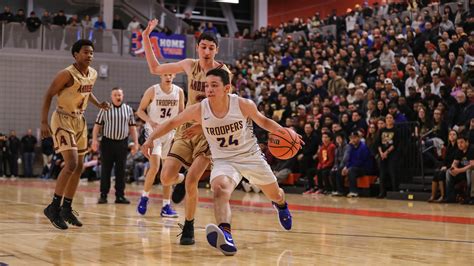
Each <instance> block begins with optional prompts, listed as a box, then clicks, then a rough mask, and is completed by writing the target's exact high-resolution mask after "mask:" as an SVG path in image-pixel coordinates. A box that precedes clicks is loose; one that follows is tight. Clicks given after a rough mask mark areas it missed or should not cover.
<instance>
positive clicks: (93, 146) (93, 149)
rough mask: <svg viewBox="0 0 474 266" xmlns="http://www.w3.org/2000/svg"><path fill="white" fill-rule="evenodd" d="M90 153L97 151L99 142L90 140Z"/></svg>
mask: <svg viewBox="0 0 474 266" xmlns="http://www.w3.org/2000/svg"><path fill="white" fill-rule="evenodd" d="M91 148H92V151H94V152H96V151H98V150H99V142H98V141H97V140H92V146H91Z"/></svg>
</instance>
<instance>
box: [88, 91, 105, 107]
mask: <svg viewBox="0 0 474 266" xmlns="http://www.w3.org/2000/svg"><path fill="white" fill-rule="evenodd" d="M89 100H90V101H91V103H92V104H93V105H95V106H97V108H99V109H104V110H106V111H107V110H109V109H110V103H109V102H107V101H104V102H99V100H97V97H95V95H94V94H93V93H91V95H90V96H89Z"/></svg>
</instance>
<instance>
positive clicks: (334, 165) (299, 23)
mask: <svg viewBox="0 0 474 266" xmlns="http://www.w3.org/2000/svg"><path fill="white" fill-rule="evenodd" d="M412 2H413V1H407V2H403V3H392V4H387V3H385V2H382V3H380V4H378V3H374V4H373V5H372V6H369V5H367V4H364V5H363V6H360V5H356V6H355V7H354V8H353V9H348V10H347V13H346V14H345V15H343V16H337V15H336V13H335V12H334V13H333V14H331V15H330V16H328V17H327V18H325V19H322V18H320V16H319V14H318V13H316V14H315V15H314V16H313V17H311V18H307V19H303V18H295V19H294V20H292V21H289V22H285V23H282V24H280V25H279V26H278V27H266V28H261V29H259V30H258V31H256V32H254V33H253V34H251V33H250V32H249V31H248V30H247V31H245V30H244V32H243V33H242V34H237V35H236V36H238V37H241V38H250V39H264V40H266V41H267V42H268V45H267V47H266V51H265V52H261V53H255V54H251V55H249V56H247V57H245V58H240V59H238V60H236V61H235V62H234V64H232V65H231V66H230V69H231V71H232V72H233V85H234V87H235V92H236V93H238V94H239V95H240V96H242V97H245V98H249V99H252V100H254V101H255V102H256V104H257V106H258V110H259V111H260V112H261V113H262V114H264V115H265V116H267V117H271V118H273V119H274V120H275V121H277V122H278V123H280V124H281V125H283V126H286V127H291V128H293V129H294V130H295V131H296V132H298V133H299V134H300V135H302V136H303V140H304V142H305V143H306V145H305V146H304V147H303V148H302V149H301V151H300V153H299V154H298V155H297V156H295V157H294V158H292V159H290V160H279V159H277V158H274V157H273V156H272V155H271V153H270V152H269V151H268V148H267V147H266V145H265V143H266V140H267V134H266V133H265V132H264V131H263V130H261V129H259V128H258V127H257V128H256V129H255V134H256V135H257V138H258V139H259V142H260V145H261V148H262V151H263V153H264V154H265V155H266V158H267V160H268V162H269V164H270V165H271V166H272V169H274V171H275V174H276V176H277V178H278V180H279V182H284V180H285V179H287V178H288V176H289V175H290V174H293V173H298V174H301V176H302V177H303V180H305V184H306V189H307V191H306V192H305V194H331V195H334V196H343V195H346V196H348V197H357V196H359V193H360V191H359V188H358V186H357V180H358V179H359V178H361V177H363V176H368V175H370V176H377V177H378V180H379V181H378V183H379V184H380V193H379V195H378V197H379V198H384V197H385V196H386V193H387V191H398V190H399V185H400V183H401V181H402V180H401V179H402V174H401V172H402V171H400V169H401V168H400V163H401V162H402V161H404V160H406V158H405V155H406V154H405V153H404V152H406V150H405V151H404V148H405V147H404V146H405V144H407V143H408V144H410V145H416V146H417V149H418V147H419V148H421V149H420V150H421V151H422V158H423V160H422V163H423V164H424V166H425V167H427V168H431V169H434V178H433V183H432V191H433V193H432V196H431V198H430V202H446V201H448V202H455V201H459V202H464V203H469V202H470V203H474V201H472V200H471V201H470V198H471V196H472V197H474V193H472V194H471V191H470V187H471V186H470V184H471V183H472V182H471V178H472V177H471V169H470V168H471V167H472V166H474V88H473V85H474V17H473V15H474V11H473V5H470V6H469V9H466V8H465V6H464V2H459V3H457V4H456V5H455V7H456V8H454V9H451V7H450V6H446V7H445V8H443V9H439V12H438V8H437V5H438V4H440V3H437V2H436V3H425V2H429V1H421V2H420V1H417V2H416V3H412ZM444 2H449V1H442V3H444ZM424 5H426V6H428V5H429V7H430V9H429V10H425V9H423V10H424V11H422V8H423V7H424ZM433 6H434V8H431V7H433ZM404 11H409V12H408V15H407V16H404V17H401V14H406V12H404ZM6 13H8V12H6ZM12 16H13V15H12ZM17 16H18V15H17ZM58 16H63V15H61V12H59V13H58V15H56V16H54V17H53V20H52V21H53V23H55V21H58V20H61V21H62V22H61V23H66V22H65V21H66V20H65V18H62V19H58ZM5 17H6V16H5V13H3V14H1V18H2V19H3V20H8V19H5ZM41 20H42V21H44V19H43V18H42V19H41ZM70 20H71V19H70ZM73 21H76V22H74V23H79V22H78V21H77V18H76V19H73ZM87 21H88V19H86V18H84V19H83V20H82V21H81V23H89V24H88V25H90V21H89V22H87ZM97 23H99V25H98V26H97V27H104V28H106V27H105V25H103V22H101V20H100V19H99V20H98V22H96V24H97ZM63 25H64V24H63ZM330 25H334V27H335V32H331V31H326V32H324V31H322V30H321V29H322V27H324V26H330ZM123 26H124V25H123V24H122V23H119V18H116V20H114V27H121V28H123ZM139 26H140V25H139V23H138V22H136V21H135V20H132V21H131V22H130V23H129V28H130V27H139ZM200 31H213V32H214V31H215V27H214V26H213V25H212V23H207V24H206V23H204V24H202V29H200ZM407 132H408V134H407ZM405 138H411V139H415V140H416V141H414V142H407V140H406V139H405ZM470 143H472V145H471V144H470ZM57 160H58V161H57V162H58V163H57V164H56V163H54V164H55V165H60V164H61V163H60V158H59V159H57ZM87 160H88V161H90V163H89V164H87V165H88V167H90V169H91V170H93V171H92V172H90V171H89V172H88V173H89V174H91V177H89V176H88V177H87V178H88V179H90V180H93V179H94V175H95V178H96V177H97V176H99V175H98V174H97V171H100V169H99V168H98V166H99V165H100V163H99V161H100V160H99V158H98V155H97V154H94V153H91V154H90V155H89V157H88V159H87ZM53 162H56V161H55V160H53ZM146 164H147V163H146V160H145V159H144V158H143V156H142V155H140V154H139V153H138V154H137V155H134V156H132V155H130V158H129V160H128V164H127V167H128V169H129V174H130V177H131V178H130V179H131V180H138V179H140V177H142V176H143V175H144V172H145V171H146V167H147V166H146ZM94 169H95V170H94ZM86 172H87V171H85V173H86ZM473 187H474V186H473ZM473 190H474V189H473Z"/></svg>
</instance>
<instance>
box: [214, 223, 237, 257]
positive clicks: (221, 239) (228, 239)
mask: <svg viewBox="0 0 474 266" xmlns="http://www.w3.org/2000/svg"><path fill="white" fill-rule="evenodd" d="M206 236H207V242H208V243H209V245H211V246H213V247H215V248H217V249H218V250H219V251H220V252H222V253H223V254H224V255H226V256H233V255H235V253H237V247H236V246H235V244H234V239H233V238H232V234H231V233H230V232H228V231H226V230H224V229H223V228H221V227H219V226H217V225H215V224H208V225H207V226H206Z"/></svg>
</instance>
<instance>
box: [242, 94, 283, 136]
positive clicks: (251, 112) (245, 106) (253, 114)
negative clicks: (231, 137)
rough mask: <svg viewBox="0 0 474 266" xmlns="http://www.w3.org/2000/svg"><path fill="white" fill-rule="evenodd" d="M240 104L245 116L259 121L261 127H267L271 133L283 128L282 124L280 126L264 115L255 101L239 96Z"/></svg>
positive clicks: (256, 121)
mask: <svg viewBox="0 0 474 266" xmlns="http://www.w3.org/2000/svg"><path fill="white" fill-rule="evenodd" d="M239 106H240V110H242V113H243V115H244V116H245V117H249V118H250V119H252V120H253V121H254V122H255V123H257V125H258V126H259V127H261V128H263V129H265V130H266V131H268V132H270V133H271V132H275V131H277V130H279V129H282V126H280V125H279V124H278V123H277V122H275V121H273V120H271V119H268V118H267V117H265V116H263V115H262V114H261V113H260V112H259V111H258V109H257V106H256V105H255V103H254V102H252V101H250V100H247V99H244V98H239Z"/></svg>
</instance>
